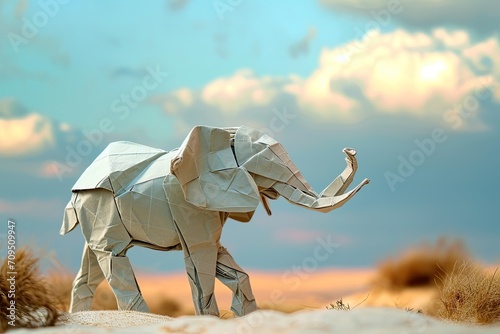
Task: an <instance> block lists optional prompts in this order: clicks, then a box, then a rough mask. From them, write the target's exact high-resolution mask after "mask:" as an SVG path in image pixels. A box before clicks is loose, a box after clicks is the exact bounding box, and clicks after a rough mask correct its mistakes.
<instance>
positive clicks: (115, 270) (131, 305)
mask: <svg viewBox="0 0 500 334" xmlns="http://www.w3.org/2000/svg"><path fill="white" fill-rule="evenodd" d="M94 253H95V255H96V258H97V262H98V263H99V266H100V267H101V270H102V272H103V273H104V276H105V277H106V280H107V281H108V283H109V285H110V286H111V289H112V290H113V293H114V294H115V296H116V301H117V304H118V309H120V310H133V311H139V312H149V308H148V306H147V304H146V302H145V301H144V298H143V297H142V293H141V290H140V289H139V285H138V284H137V280H136V279H135V275H134V271H133V269H132V265H131V264H130V261H129V259H128V257H127V256H125V254H119V255H113V254H112V253H111V252H106V251H95V250H94Z"/></svg>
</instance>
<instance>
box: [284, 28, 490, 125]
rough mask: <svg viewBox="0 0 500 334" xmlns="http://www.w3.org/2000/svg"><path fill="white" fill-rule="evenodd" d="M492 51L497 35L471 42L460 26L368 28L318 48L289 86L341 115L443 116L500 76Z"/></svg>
mask: <svg viewBox="0 0 500 334" xmlns="http://www.w3.org/2000/svg"><path fill="white" fill-rule="evenodd" d="M498 50H499V45H498V41H497V40H496V39H493V38H490V39H488V40H485V41H482V42H480V43H475V44H474V43H472V42H471V41H470V38H469V36H468V34H467V32H465V31H461V30H457V31H451V32H450V31H446V30H444V29H437V30H434V31H433V32H432V33H431V34H424V33H409V32H407V31H404V30H396V31H394V32H392V33H388V34H380V33H374V34H372V35H370V36H369V37H368V38H367V39H365V41H364V42H363V43H358V44H357V45H344V46H341V47H337V48H334V49H325V50H323V52H322V53H321V56H320V65H319V66H318V68H317V69H316V70H315V71H314V72H313V73H312V74H311V75H310V76H309V77H308V78H305V79H303V80H301V81H299V82H298V83H297V84H295V85H294V86H293V87H292V91H293V92H294V93H295V94H296V96H297V99H298V103H299V105H300V106H301V107H302V108H303V109H307V110H310V111H311V112H315V113H317V114H319V115H321V116H324V117H328V116H332V115H333V114H335V115H336V116H338V117H340V118H341V119H344V120H346V121H349V120H351V121H357V120H360V119H362V118H364V117H366V116H367V114H373V113H377V114H395V113H406V114H412V115H413V116H415V117H428V118H429V117H430V118H442V116H443V113H444V111H445V110H446V109H447V108H449V107H451V106H453V105H454V104H455V103H458V102H460V101H462V100H464V99H465V98H466V97H467V96H468V95H470V94H474V93H475V92H476V91H477V90H479V89H487V88H491V86H492V82H493V81H495V80H496V81H498V80H500V72H499V70H500V54H499V53H498ZM483 63H487V64H489V65H484V64H483ZM496 94H497V99H498V98H499V97H500V96H499V95H498V92H497V93H496Z"/></svg>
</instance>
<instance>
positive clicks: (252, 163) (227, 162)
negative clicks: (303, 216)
mask: <svg viewBox="0 0 500 334" xmlns="http://www.w3.org/2000/svg"><path fill="white" fill-rule="evenodd" d="M344 153H345V154H346V162H347V167H346V168H345V170H344V171H343V172H342V173H341V174H340V175H339V176H338V177H337V178H336V179H335V180H334V181H333V182H332V183H331V184H330V185H329V186H328V187H326V188H325V189H324V190H323V191H322V192H321V193H319V194H318V193H316V192H315V191H314V190H313V189H312V187H311V186H310V185H309V183H308V182H307V181H306V180H305V179H304V177H303V176H302V174H301V173H300V171H299V170H298V168H297V167H296V166H295V164H294V163H293V162H292V161H291V159H290V157H289V156H288V154H287V152H286V151H285V149H284V148H283V146H282V145H281V144H280V143H278V142H277V141H276V140H274V139H272V138H271V137H269V136H268V135H267V134H265V133H263V132H260V131H258V130H255V129H251V128H247V127H244V126H242V127H238V128H212V127H207V126H197V127H195V128H193V130H192V131H191V132H190V134H189V135H188V137H187V138H186V139H185V141H184V142H183V144H182V145H181V147H180V148H179V152H178V154H177V156H176V157H175V158H174V159H172V162H171V173H172V174H174V175H175V176H176V177H177V179H178V180H179V183H180V184H181V187H182V190H183V193H184V197H185V199H186V201H188V202H189V203H191V204H193V205H195V206H198V207H201V208H205V209H208V210H216V211H225V212H228V213H229V214H230V217H232V218H234V219H236V220H240V221H249V220H250V218H251V216H252V215H253V212H254V211H255V209H256V208H257V205H258V204H259V202H260V201H262V202H263V205H264V207H265V209H266V211H267V212H268V214H270V213H271V211H270V210H269V205H268V203H267V198H270V199H276V198H278V197H279V196H280V195H281V196H283V197H284V198H285V199H287V200H288V201H289V202H291V203H293V204H296V205H300V206H303V207H305V208H308V209H312V210H316V211H321V212H329V211H331V210H333V209H336V208H339V207H340V206H342V205H343V204H344V203H346V202H347V201H348V200H349V199H350V198H351V197H352V196H353V195H354V194H355V193H356V192H358V191H359V190H360V189H361V188H362V187H363V186H364V185H365V184H367V183H369V180H368V179H365V180H363V182H361V183H360V184H359V185H358V186H357V187H355V188H354V189H352V190H351V191H349V192H345V190H346V189H347V187H348V186H349V185H350V183H351V182H352V180H353V178H354V175H355V173H356V170H357V161H356V158H355V155H356V151H355V150H353V149H344Z"/></svg>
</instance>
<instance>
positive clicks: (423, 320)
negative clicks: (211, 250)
mask: <svg viewBox="0 0 500 334" xmlns="http://www.w3.org/2000/svg"><path fill="white" fill-rule="evenodd" d="M65 321H66V322H67V323H69V324H65V325H60V326H57V327H49V328H40V329H32V330H19V331H16V333H19V334H21V333H40V334H42V333H47V334H48V333H55V334H57V333H60V334H67V333H74V334H79V333H82V334H83V333H103V334H104V333H186V334H187V333H193V334H195V333H204V334H211V333H214V334H215V333H217V334H219V333H237V334H240V333H242V334H243V333H245V334H250V333H262V334H265V333H295V334H299V333H318V334H319V333H339V334H342V333H361V334H364V333H366V334H368V333H370V334H375V333H384V334H391V333H394V334H396V333H397V334H401V333H447V334H490V333H491V334H493V333H499V327H484V326H482V327H479V326H470V325H457V324H452V323H447V322H443V321H439V320H436V319H433V318H430V317H428V316H425V315H422V314H417V313H412V312H407V311H405V310H400V309H394V308H360V309H357V310H353V311H349V312H347V311H335V310H316V311H300V312H295V313H291V314H286V313H282V312H277V311H271V310H265V311H257V312H254V313H251V314H249V315H247V316H245V317H241V318H234V319H229V320H222V319H219V318H216V317H213V316H198V317H196V316H183V317H179V318H169V317H166V316H155V315H151V314H144V313H137V312H130V311H129V312H127V311H90V312H81V313H76V314H72V315H70V316H69V317H68V318H66V319H65ZM94 326H99V327H94Z"/></svg>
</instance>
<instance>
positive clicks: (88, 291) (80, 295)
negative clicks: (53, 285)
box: [69, 243, 104, 312]
mask: <svg viewBox="0 0 500 334" xmlns="http://www.w3.org/2000/svg"><path fill="white" fill-rule="evenodd" d="M103 279H104V275H103V273H102V271H101V268H100V267H99V263H98V262H97V258H96V256H95V254H94V252H93V251H92V250H91V249H90V248H89V247H88V245H87V244H86V243H85V246H84V247H83V255H82V265H81V267H80V270H79V271H78V274H77V275H76V278H75V280H74V281H73V289H72V292H71V303H70V306H69V312H78V311H87V310H90V309H92V302H93V299H94V293H95V290H96V289H97V286H98V285H99V283H101V282H102V280H103Z"/></svg>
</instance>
